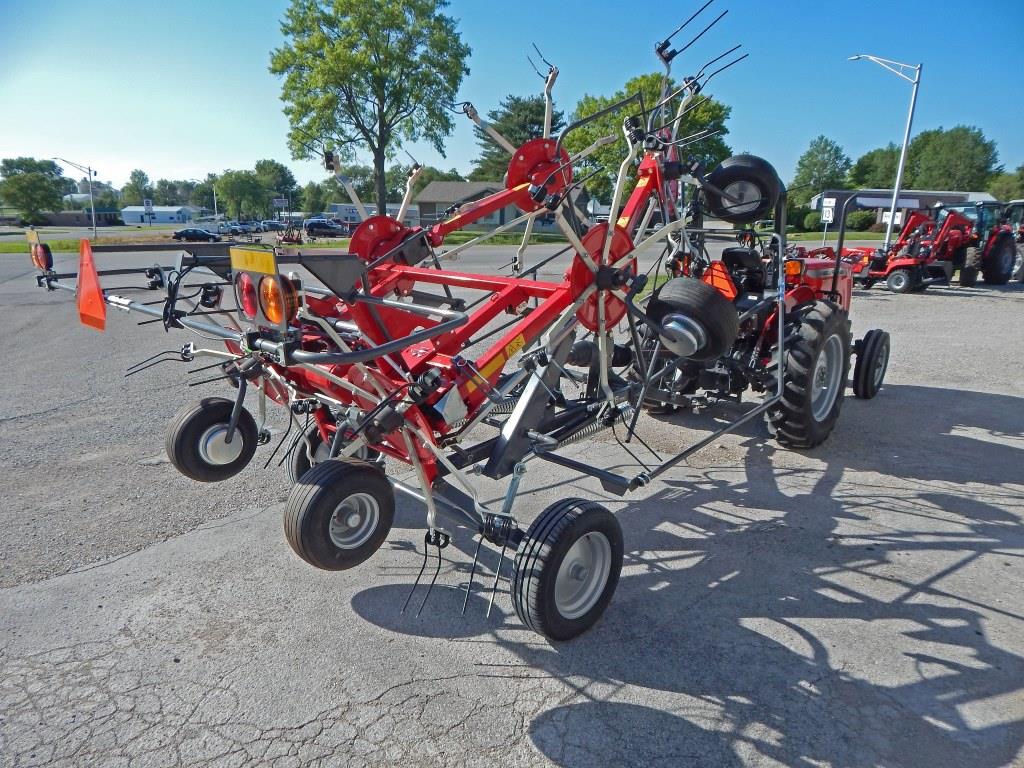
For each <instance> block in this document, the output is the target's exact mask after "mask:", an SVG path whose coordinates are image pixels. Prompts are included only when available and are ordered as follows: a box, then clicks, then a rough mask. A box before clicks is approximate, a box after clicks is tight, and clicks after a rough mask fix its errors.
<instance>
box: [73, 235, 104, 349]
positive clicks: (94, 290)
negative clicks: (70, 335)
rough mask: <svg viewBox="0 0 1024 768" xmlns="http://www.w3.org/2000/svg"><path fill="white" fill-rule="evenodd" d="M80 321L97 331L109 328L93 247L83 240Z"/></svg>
mask: <svg viewBox="0 0 1024 768" xmlns="http://www.w3.org/2000/svg"><path fill="white" fill-rule="evenodd" d="M77 300H78V319H79V320H81V321H82V325H88V326H89V327H90V328H95V329H96V330H97V331H105V330H106V328H107V303H106V301H104V299H103V289H102V288H100V278H99V275H97V274H96V263H95V262H94V261H93V259H92V246H91V245H90V244H89V241H88V240H85V239H84V238H83V239H82V241H81V243H80V244H79V246H78V291H77Z"/></svg>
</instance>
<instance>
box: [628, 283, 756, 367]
mask: <svg viewBox="0 0 1024 768" xmlns="http://www.w3.org/2000/svg"><path fill="white" fill-rule="evenodd" d="M647 312H648V314H649V315H650V316H651V318H652V319H654V320H656V321H658V322H659V323H660V324H661V341H662V343H663V344H664V345H665V347H666V349H669V350H671V351H672V352H674V353H675V354H677V355H679V356H680V357H688V358H691V359H693V360H713V359H714V358H716V357H720V356H721V355H723V354H724V353H725V352H726V350H728V349H729V348H730V347H731V346H732V344H733V342H734V341H736V334H737V333H739V327H740V326H739V315H738V314H737V313H736V307H734V306H733V304H732V302H731V301H729V300H728V299H727V298H725V296H723V295H722V294H721V293H719V292H718V291H717V290H716V289H715V288H713V287H711V286H710V285H708V284H707V283H702V282H701V281H700V280H695V279H694V278H692V277H676V278H673V279H672V280H669V281H668V282H667V283H665V284H664V285H663V286H661V288H660V289H659V290H658V291H657V293H655V295H654V298H652V299H651V302H650V304H648V306H647Z"/></svg>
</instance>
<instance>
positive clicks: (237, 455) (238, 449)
mask: <svg viewBox="0 0 1024 768" xmlns="http://www.w3.org/2000/svg"><path fill="white" fill-rule="evenodd" d="M234 407H235V404H234V402H233V401H231V400H227V399H225V398H223V397H207V398H204V399H203V400H200V401H199V402H198V403H197V404H196V405H192V406H188V407H186V408H183V409H181V410H180V411H178V413H177V414H176V415H175V417H174V419H172V420H171V424H170V426H169V427H168V429H167V438H166V443H165V445H166V448H167V457H168V458H169V459H170V460H171V464H173V465H174V467H175V469H177V470H178V471H179V472H181V474H183V475H184V476H185V477H189V478H191V479H193V480H198V481H199V482H200V483H218V482H220V481H222V480H227V479H228V478H229V477H234V476H235V475H237V474H238V473H239V472H241V471H242V470H243V469H244V468H245V466H246V465H247V464H248V463H249V462H250V461H252V457H253V455H254V454H255V453H256V446H257V444H258V442H259V434H258V430H257V429H256V420H255V419H253V417H252V414H251V413H249V411H247V410H246V409H245V408H243V409H242V412H241V415H240V416H239V417H238V425H237V427H236V428H235V434H234V435H233V436H232V438H231V442H230V443H227V442H225V437H226V435H227V430H228V424H229V423H230V421H231V411H232V409H233V408H234Z"/></svg>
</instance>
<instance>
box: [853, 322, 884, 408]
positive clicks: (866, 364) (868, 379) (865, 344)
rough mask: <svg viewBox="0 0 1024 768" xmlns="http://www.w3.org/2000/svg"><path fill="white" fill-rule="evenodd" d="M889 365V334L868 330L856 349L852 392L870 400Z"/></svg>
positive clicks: (880, 385) (880, 386)
mask: <svg viewBox="0 0 1024 768" xmlns="http://www.w3.org/2000/svg"><path fill="white" fill-rule="evenodd" d="M888 367H889V334H888V333H886V332H885V331H879V330H877V329H875V330H871V331H868V332H867V333H866V334H865V335H864V338H863V339H862V340H861V342H860V345H859V348H858V351H857V362H856V364H855V365H854V366H853V394H854V395H856V396H857V397H859V398H860V399H861V400H870V399H871V398H873V397H874V396H875V395H877V394H878V390H880V389H881V388H882V381H883V380H884V379H885V370H886V368H888Z"/></svg>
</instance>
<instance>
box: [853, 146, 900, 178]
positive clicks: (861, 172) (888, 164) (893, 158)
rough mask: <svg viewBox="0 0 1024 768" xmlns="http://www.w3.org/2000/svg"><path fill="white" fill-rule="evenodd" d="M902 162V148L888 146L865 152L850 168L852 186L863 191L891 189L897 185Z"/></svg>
mask: <svg viewBox="0 0 1024 768" xmlns="http://www.w3.org/2000/svg"><path fill="white" fill-rule="evenodd" d="M899 161H900V148H899V147H898V146H896V145H895V144H892V143H890V144H889V145H888V146H885V147H879V148H878V149H872V150H871V151H870V152H865V153H864V154H863V155H861V156H860V157H859V158H857V162H855V163H854V164H853V165H852V166H851V167H850V176H849V182H850V186H853V187H861V188H863V189H891V188H892V185H893V184H895V183H896V167H897V165H899Z"/></svg>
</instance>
